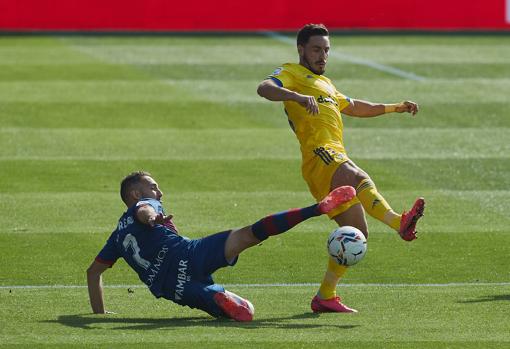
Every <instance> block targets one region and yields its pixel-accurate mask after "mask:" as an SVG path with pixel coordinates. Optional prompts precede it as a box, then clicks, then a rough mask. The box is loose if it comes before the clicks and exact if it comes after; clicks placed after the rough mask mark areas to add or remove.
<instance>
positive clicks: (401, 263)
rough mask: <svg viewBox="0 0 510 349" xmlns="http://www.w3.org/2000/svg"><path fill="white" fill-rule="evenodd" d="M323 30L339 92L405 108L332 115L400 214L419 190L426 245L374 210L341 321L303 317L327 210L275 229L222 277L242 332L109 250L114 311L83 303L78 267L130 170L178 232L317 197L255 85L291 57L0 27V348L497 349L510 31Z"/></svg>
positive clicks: (267, 45)
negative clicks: (104, 312) (348, 310)
mask: <svg viewBox="0 0 510 349" xmlns="http://www.w3.org/2000/svg"><path fill="white" fill-rule="evenodd" d="M331 41H332V45H333V46H332V54H331V56H330V60H329V64H328V71H327V74H326V75H327V76H328V77H330V78H331V79H332V80H333V81H334V83H335V84H336V86H337V87H338V89H339V90H340V91H342V92H343V93H345V94H346V95H348V96H351V97H355V98H361V99H368V100H371V101H379V102H397V101H400V100H402V99H411V100H414V101H417V102H418V103H419V104H420V107H421V111H420V113H419V114H418V115H417V116H416V117H415V118H411V117H407V116H402V115H396V114H395V115H389V116H384V117H380V118H376V119H369V120H362V119H353V118H348V117H344V122H345V126H346V128H345V141H346V146H347V149H348V152H349V154H350V156H351V158H352V159H353V160H354V161H355V162H357V163H358V164H359V165H360V166H361V167H362V168H364V169H365V170H366V171H367V172H368V173H369V174H370V175H371V176H372V178H373V180H374V181H375V182H376V184H377V185H378V187H379V189H380V191H381V192H382V193H383V195H384V196H385V197H386V198H387V200H388V201H389V202H390V204H391V205H392V206H393V208H394V209H395V210H397V211H401V210H403V209H406V208H408V207H409V206H410V205H411V204H412V202H413V200H414V199H415V198H416V197H417V196H420V195H422V196H424V197H425V198H426V199H427V210H426V216H425V217H424V219H423V221H422V223H421V224H420V229H419V230H420V231H421V233H420V238H419V239H418V240H417V241H415V242H412V243H406V242H404V241H402V240H400V238H399V237H398V236H397V235H396V234H395V233H394V232H392V231H390V229H389V228H387V227H386V226H384V225H383V224H381V223H379V222H377V221H375V220H373V219H371V218H369V226H370V234H371V236H370V239H369V250H368V253H367V255H366V257H365V259H364V260H363V261H362V262H361V263H360V264H359V265H357V266H355V267H353V268H352V269H351V270H350V271H349V272H348V273H347V274H346V277H345V279H344V281H343V283H342V285H341V286H339V287H338V293H339V294H340V295H341V296H342V297H343V299H344V300H345V302H346V303H347V304H348V305H351V306H353V307H355V308H357V309H359V311H360V313H358V314H354V315H352V314H351V315H345V314H321V315H314V314H312V313H311V311H310V308H309V302H310V299H311V297H312V296H313V294H314V293H315V292H316V289H317V284H318V283H319V282H320V280H321V278H322V274H323V271H324V268H325V264H326V251H325V241H326V237H327V235H328V233H329V232H330V231H331V230H332V229H333V228H334V224H333V223H332V222H330V221H328V220H327V219H326V218H324V217H320V218H315V219H313V220H310V221H307V222H306V223H304V224H302V225H300V226H298V227H296V228H295V229H293V230H292V231H291V232H289V233H286V234H283V235H280V236H278V237H275V238H272V239H269V240H268V241H266V242H264V243H263V244H262V246H260V247H255V248H253V249H251V250H249V251H247V252H246V253H244V254H243V255H242V256H241V258H240V260H239V263H238V265H237V266H236V267H234V268H229V269H223V270H221V271H219V272H218V273H217V274H216V280H217V281H218V282H220V283H223V284H227V285H229V287H228V288H229V289H231V290H232V291H234V292H237V293H239V294H240V295H242V296H245V297H247V298H249V299H250V300H252V301H253V303H254V305H255V308H256V315H255V320H254V321H253V322H252V323H248V324H240V323H235V322H232V321H223V320H215V319H213V318H211V317H209V316H208V315H207V314H205V313H202V312H200V311H197V310H190V309H188V308H183V307H180V306H177V305H175V304H172V303H171V302H168V301H164V300H156V299H154V298H153V297H152V296H151V295H150V293H149V292H148V290H146V289H145V288H143V287H140V284H139V282H138V281H137V277H136V275H135V274H134V273H133V272H131V271H130V270H129V269H128V267H127V266H126V264H125V263H124V262H122V261H119V262H118V263H117V265H116V266H115V267H114V268H113V269H112V270H111V271H108V272H106V273H105V275H104V282H105V286H106V288H105V301H106V304H107V308H108V309H109V310H111V311H115V312H116V313H117V314H115V315H108V316H99V315H92V314H90V307H89V304H88V296H87V290H86V288H85V287H84V286H85V269H86V268H87V267H88V265H89V263H90V262H91V261H92V260H93V258H94V257H95V255H96V254H97V252H98V251H99V249H100V248H101V247H102V245H103V243H104V241H105V239H106V238H107V236H108V234H109V232H111V230H113V228H114V226H115V224H116V219H117V218H118V217H119V216H120V214H121V213H122V212H123V206H122V204H121V202H120V199H119V198H118V185H119V181H120V180H121V179H122V177H123V176H124V175H126V174H127V173H129V172H130V171H132V170H137V169H146V170H149V171H150V172H152V173H153V175H154V176H155V178H156V180H158V181H159V183H160V186H161V188H162V189H163V191H164V193H165V196H164V199H165V200H164V201H165V206H166V209H167V211H169V212H171V213H173V214H174V215H175V223H176V224H177V226H178V227H179V228H180V230H181V232H182V233H183V234H184V235H187V236H190V237H199V236H203V235H207V234H210V233H214V232H217V231H221V230H224V229H227V228H233V227H239V226H243V225H247V224H250V223H253V222H254V221H256V220H257V219H259V218H260V217H262V216H264V215H266V214H269V213H272V212H275V211H280V210H283V209H287V208H289V207H298V206H303V205H307V204H309V203H311V202H312V201H313V200H312V198H311V195H310V194H309V193H308V191H307V188H306V185H305V183H304V181H303V180H302V179H301V175H300V154H299V147H298V143H297V141H296V140H295V138H294V136H293V135H292V133H291V130H290V128H289V127H288V125H287V121H286V119H285V117H284V114H283V111H282V106H281V105H280V104H277V103H270V102H268V101H265V100H263V99H261V98H259V97H258V96H257V94H256V92H255V90H256V86H257V84H258V82H259V81H261V80H262V79H264V78H265V77H266V76H267V75H268V74H270V73H271V72H272V71H273V70H274V69H275V68H276V67H278V66H279V65H280V64H281V63H283V62H288V61H290V62H295V61H296V59H297V57H296V52H295V48H294V47H293V45H292V44H289V43H286V42H285V40H278V38H274V37H268V36H262V35H261V36H251V37H250V36H242V37H240V36H218V37H215V36H205V37H199V36H195V37H194V36H135V37H129V36H121V37H108V36H90V37H80V36H62V37H59V36H41V37H15V36H4V37H0V212H1V214H0V247H1V251H2V252H1V254H0V347H2V348H3V347H5V348H21V347H27V348H28V347H30V348H32V347H46V348H78V347H90V348H135V347H136V348H139V347H146V348H159V347H160V348H172V347H179V348H186V347H189V348H209V347H210V348H216V347H222V348H233V347H245V348H246V347H250V348H251V347H252V348H264V347H267V348H315V347H317V348H351V347H356V348H431V349H432V348H434V349H435V348H459V349H460V348H462V349H464V348H508V347H510V319H509V317H508V314H509V311H510V272H509V270H510V269H509V261H508V256H509V255H510V229H509V226H510V218H509V216H508V212H510V200H509V199H508V198H509V194H510V176H509V175H508V173H510V161H509V158H510V145H509V144H510V142H509V134H510V133H509V130H510V117H509V110H510V98H509V96H510V37H509V36H489V35H487V36H481V35H475V36H468V35H466V36H412V35H405V36H397V35H390V36H368V35H366V36H348V35H337V36H332V38H331ZM347 56H348V57H349V59H345V57H347ZM372 63H377V64H372ZM398 72H406V73H412V74H414V76H416V77H418V78H419V79H413V78H406V77H405V76H401V75H399V73H398ZM55 285H57V286H55ZM128 288H131V290H130V291H131V292H129V291H128Z"/></svg>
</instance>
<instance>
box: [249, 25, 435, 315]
mask: <svg viewBox="0 0 510 349" xmlns="http://www.w3.org/2000/svg"><path fill="white" fill-rule="evenodd" d="M297 49H298V54H299V64H297V63H286V64H284V65H283V66H282V67H280V68H278V69H276V70H275V71H274V72H273V73H272V74H271V75H270V76H269V77H268V78H267V79H266V80H264V81H262V82H261V83H260V85H259V86H258V89H257V93H258V94H259V95H260V96H262V97H264V98H266V99H268V100H270V101H282V102H283V103H284V106H285V113H286V114H287V116H288V119H289V124H290V126H291V127H292V129H293V131H294V133H295V134H296V137H297V138H298V140H299V143H300V146H301V153H302V168H301V169H302V174H303V178H304V179H305V181H306V183H307V184H308V187H309V189H310V192H311V193H312V195H313V196H314V197H315V199H316V200H317V201H320V200H321V199H323V198H324V197H325V196H326V195H327V194H328V193H329V192H330V191H331V189H332V188H336V187H339V186H343V185H350V186H352V187H354V188H356V197H355V198H354V199H352V200H351V201H349V202H347V203H345V204H343V205H341V206H339V207H338V208H337V209H335V210H333V211H331V212H329V213H328V216H329V217H330V218H331V219H334V220H335V221H336V222H337V224H338V225H339V226H346V225H350V226H354V227H356V228H358V229H360V230H361V231H362V232H363V233H364V234H365V236H367V237H368V228H367V222H366V218H365V212H367V213H368V214H369V215H371V216H372V217H374V218H376V219H378V220H380V221H381V222H384V223H385V224H387V225H388V226H390V227H391V228H393V229H395V230H396V231H397V232H398V233H399V234H400V236H401V237H402V239H404V240H406V241H411V240H414V239H416V222H417V221H418V219H419V218H420V217H421V216H422V215H423V211H424V209H425V201H424V199H423V198H418V199H417V200H416V202H415V203H414V205H413V207H412V208H411V209H410V210H409V211H407V212H404V213H403V214H401V215H400V214H398V213H396V212H395V211H393V209H392V208H391V207H390V205H389V204H388V203H387V202H386V200H385V199H384V198H383V196H382V195H381V194H380V193H379V192H378V190H377V188H376V186H375V184H374V182H373V181H372V179H371V178H370V177H369V175H368V174H367V173H366V172H365V171H363V170H362V169H361V168H360V167H358V166H357V165H356V164H355V163H354V162H353V161H352V160H351V159H349V157H348V156H347V154H346V151H345V148H344V144H343V135H342V132H343V124H342V115H341V113H344V114H346V115H349V116H354V117H374V116H379V115H383V114H386V113H392V112H397V113H404V112H406V113H411V114H412V115H415V114H416V113H417V112H418V105H417V104H416V103H414V102H411V101H404V102H401V103H396V104H380V103H371V102H367V101H363V100H359V99H351V98H349V97H347V96H345V95H343V94H342V93H340V92H338V90H337V89H336V87H335V86H334V85H333V83H332V82H331V80H329V79H328V78H327V77H325V76H324V75H323V74H324V72H325V70H326V63H327V60H328V55H329V50H330V43H329V32H328V30H327V29H326V27H325V26H324V25H322V24H308V25H306V26H304V27H303V28H302V29H301V30H300V31H299V32H298V35H297ZM346 270H347V267H345V266H342V265H339V264H337V262H336V261H334V260H333V258H330V259H329V262H328V268H327V271H326V273H325V275H324V279H323V281H322V283H321V286H320V288H319V291H318V292H317V294H316V295H315V296H314V297H313V299H312V304H311V308H312V310H313V311H314V312H345V313H349V312H356V310H355V309H352V308H349V307H348V306H346V305H344V304H343V303H342V302H341V299H340V297H338V296H337V295H336V286H337V284H338V282H339V280H340V278H341V277H342V276H343V275H344V274H345V272H346Z"/></svg>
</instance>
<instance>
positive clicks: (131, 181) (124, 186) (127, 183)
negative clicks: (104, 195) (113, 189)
mask: <svg viewBox="0 0 510 349" xmlns="http://www.w3.org/2000/svg"><path fill="white" fill-rule="evenodd" d="M145 176H151V174H150V173H149V172H145V171H136V172H132V173H130V174H129V175H127V176H126V177H125V178H124V179H123V180H122V182H120V197H121V198H122V201H124V203H125V204H126V205H128V201H129V197H128V195H129V192H130V191H131V190H132V188H133V186H135V185H136V184H138V183H140V181H141V180H142V177H145Z"/></svg>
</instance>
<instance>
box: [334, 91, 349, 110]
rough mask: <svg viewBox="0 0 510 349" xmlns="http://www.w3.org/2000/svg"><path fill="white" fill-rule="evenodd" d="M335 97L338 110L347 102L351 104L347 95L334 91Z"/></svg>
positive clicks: (346, 104)
mask: <svg viewBox="0 0 510 349" xmlns="http://www.w3.org/2000/svg"><path fill="white" fill-rule="evenodd" d="M335 97H336V99H337V103H338V109H339V110H340V111H342V110H343V109H345V108H346V107H347V106H348V105H349V104H351V99H350V98H349V97H347V96H346V95H344V94H342V93H340V92H338V91H336V93H335Z"/></svg>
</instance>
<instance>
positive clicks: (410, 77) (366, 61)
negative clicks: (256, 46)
mask: <svg viewBox="0 0 510 349" xmlns="http://www.w3.org/2000/svg"><path fill="white" fill-rule="evenodd" d="M264 34H265V35H267V36H269V37H270V38H273V39H275V40H278V41H281V42H284V43H287V44H295V41H294V40H293V39H291V38H289V37H288V36H284V35H281V34H278V33H275V32H272V31H265V32H264ZM329 55H330V56H333V57H335V58H338V59H341V60H344V61H347V62H350V63H354V64H358V65H365V66H367V67H370V68H373V69H376V70H380V71H382V72H385V73H388V74H392V75H395V76H398V77H401V78H404V79H408V80H414V81H425V80H427V79H426V78H425V77H423V76H420V75H416V74H414V73H411V72H407V71H404V70H401V69H398V68H394V67H391V66H388V65H384V64H380V63H377V62H374V61H371V60H369V59H366V58H361V57H356V56H353V55H350V54H347V53H342V52H339V51H330V53H329Z"/></svg>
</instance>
